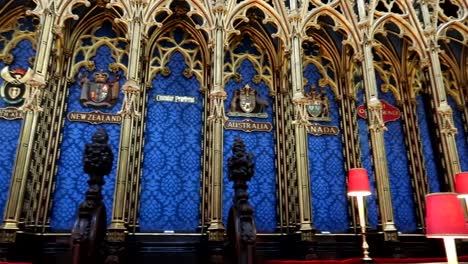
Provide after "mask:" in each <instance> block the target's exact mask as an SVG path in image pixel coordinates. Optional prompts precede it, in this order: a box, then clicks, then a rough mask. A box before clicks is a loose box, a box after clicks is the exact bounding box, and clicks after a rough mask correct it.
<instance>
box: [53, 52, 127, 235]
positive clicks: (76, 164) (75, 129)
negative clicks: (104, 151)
mask: <svg viewBox="0 0 468 264" xmlns="http://www.w3.org/2000/svg"><path fill="white" fill-rule="evenodd" d="M93 60H94V63H95V65H96V70H95V71H94V72H91V73H90V72H87V71H86V70H85V69H84V68H82V69H80V73H82V74H89V76H93V74H94V73H95V72H98V71H100V70H103V71H104V72H107V71H108V66H109V64H110V63H112V62H114V60H113V58H112V57H111V49H110V48H109V47H107V46H101V47H99V48H98V50H97V54H96V56H95V57H94V58H93ZM120 75H122V73H120ZM113 77H114V76H113V74H111V75H110V80H112V79H113ZM90 78H91V81H93V78H92V77H90ZM75 80H76V81H75V83H73V84H72V85H71V86H70V88H69V96H68V109H67V114H68V113H69V112H91V111H95V110H97V109H95V108H86V107H83V106H82V105H81V104H80V102H79V99H80V94H81V87H80V84H79V79H78V76H76V79H75ZM124 81H125V80H124V79H123V78H121V79H120V85H121V86H122V85H123V83H124ZM122 100H123V94H122V93H121V92H120V94H119V101H118V103H117V104H116V105H115V106H114V107H113V108H111V109H99V111H101V112H105V113H114V114H115V113H117V111H118V110H120V108H121V105H122ZM99 127H101V128H104V129H105V130H106V131H107V133H108V134H109V144H110V145H111V148H112V151H113V153H114V162H113V166H112V171H111V173H110V175H108V176H106V177H105V182H106V183H105V184H104V186H103V196H104V204H105V205H106V208H107V222H108V223H110V219H111V216H112V214H111V211H112V202H113V196H114V183H115V177H116V172H117V159H118V146H119V139H120V125H119V124H100V125H92V124H88V123H81V122H70V121H68V120H66V121H65V126H64V131H63V141H62V144H61V146H60V149H61V155H60V159H59V161H58V172H57V178H56V188H55V193H54V195H53V205H52V217H51V228H52V230H54V231H69V230H70V229H71V228H72V225H73V222H74V219H75V217H76V210H77V207H78V205H79V204H80V203H81V202H82V201H84V198H85V196H84V194H85V191H86V190H87V188H88V184H87V183H86V181H87V180H88V175H87V174H85V173H84V172H83V151H84V147H85V144H87V143H91V137H92V135H93V134H94V133H95V132H96V130H97V129H98V128H99Z"/></svg>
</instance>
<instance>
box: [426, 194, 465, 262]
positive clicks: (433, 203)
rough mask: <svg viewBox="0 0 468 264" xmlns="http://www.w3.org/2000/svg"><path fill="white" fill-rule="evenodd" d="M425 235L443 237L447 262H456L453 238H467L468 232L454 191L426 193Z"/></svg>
mask: <svg viewBox="0 0 468 264" xmlns="http://www.w3.org/2000/svg"><path fill="white" fill-rule="evenodd" d="M426 236H427V237H428V238H443V239H444V246H445V254H446V256H447V261H448V262H447V263H448V264H456V263H458V260H457V251H456V248H455V238H467V237H468V232H467V226H466V220H465V215H464V213H463V210H462V206H461V204H460V201H459V200H458V198H457V194H456V193H432V194H428V195H426Z"/></svg>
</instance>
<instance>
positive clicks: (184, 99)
mask: <svg viewBox="0 0 468 264" xmlns="http://www.w3.org/2000/svg"><path fill="white" fill-rule="evenodd" d="M154 100H155V101H158V102H172V103H187V104H196V103H197V98H196V97H195V96H179V95H163V94H158V95H155V96H154Z"/></svg>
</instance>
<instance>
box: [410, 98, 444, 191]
mask: <svg viewBox="0 0 468 264" xmlns="http://www.w3.org/2000/svg"><path fill="white" fill-rule="evenodd" d="M416 102H417V106H416V111H417V115H418V126H419V133H420V136H421V145H422V150H423V154H424V165H425V167H426V175H427V182H428V185H429V192H431V193H433V192H440V183H439V176H438V173H437V167H436V163H435V159H434V148H433V146H432V142H431V136H430V132H429V126H428V124H427V118H432V117H431V116H428V113H426V111H424V100H423V98H422V96H418V97H417V98H416Z"/></svg>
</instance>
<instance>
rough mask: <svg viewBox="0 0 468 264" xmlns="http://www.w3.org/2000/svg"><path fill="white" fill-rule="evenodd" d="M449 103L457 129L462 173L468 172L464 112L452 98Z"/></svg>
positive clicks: (467, 145) (467, 143) (467, 148)
mask: <svg viewBox="0 0 468 264" xmlns="http://www.w3.org/2000/svg"><path fill="white" fill-rule="evenodd" d="M448 102H449V104H450V106H451V107H452V110H453V123H454V124H455V127H456V128H457V134H455V140H456V142H457V151H458V157H459V159H460V169H461V171H468V142H467V138H466V132H465V128H464V122H463V119H462V112H460V111H459V110H458V108H457V105H456V103H455V101H454V100H453V98H452V97H450V96H449V97H448Z"/></svg>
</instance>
